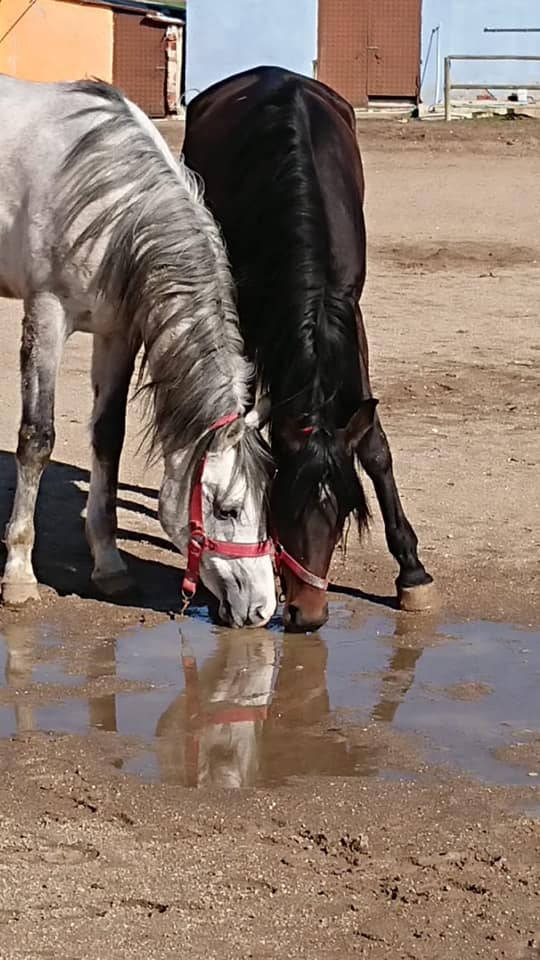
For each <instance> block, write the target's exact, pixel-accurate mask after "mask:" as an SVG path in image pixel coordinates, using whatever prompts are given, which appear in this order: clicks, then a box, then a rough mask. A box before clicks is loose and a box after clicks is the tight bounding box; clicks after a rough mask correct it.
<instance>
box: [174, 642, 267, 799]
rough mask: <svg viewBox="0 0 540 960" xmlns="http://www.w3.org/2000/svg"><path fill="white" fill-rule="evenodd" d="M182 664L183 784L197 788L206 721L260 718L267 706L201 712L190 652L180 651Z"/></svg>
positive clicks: (197, 683) (244, 721) (215, 722)
mask: <svg viewBox="0 0 540 960" xmlns="http://www.w3.org/2000/svg"><path fill="white" fill-rule="evenodd" d="M188 649H189V648H188ZM182 667H183V669H184V678H185V682H186V734H185V740H184V746H185V754H184V768H185V778H186V780H185V782H186V786H187V787H197V786H198V784H199V738H200V734H201V730H202V727H203V726H205V725H206V724H212V725H214V726H217V725H218V724H224V723H246V722H252V723H254V722H256V721H257V720H259V721H260V720H263V721H264V720H266V719H267V718H268V705H267V704H265V705H264V706H261V707H241V706H235V707H226V708H224V709H221V710H219V709H217V710H213V711H210V712H208V713H205V714H203V711H202V706H201V700H200V697H199V671H198V669H197V661H196V659H195V657H194V656H193V654H192V653H191V651H189V652H186V653H182Z"/></svg>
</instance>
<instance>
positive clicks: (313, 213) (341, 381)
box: [186, 68, 369, 525]
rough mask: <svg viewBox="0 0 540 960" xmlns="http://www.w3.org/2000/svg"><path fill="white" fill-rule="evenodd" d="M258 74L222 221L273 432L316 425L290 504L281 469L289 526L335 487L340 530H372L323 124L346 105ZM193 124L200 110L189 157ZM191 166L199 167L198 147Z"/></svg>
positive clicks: (347, 289)
mask: <svg viewBox="0 0 540 960" xmlns="http://www.w3.org/2000/svg"><path fill="white" fill-rule="evenodd" d="M247 73H253V75H254V76H256V77H258V79H259V82H261V79H262V78H263V77H266V86H265V88H264V92H263V93H262V94H261V96H260V97H257V94H256V93H255V95H254V98H253V107H252V109H251V110H250V112H249V114H248V115H247V116H246V117H245V119H244V120H243V122H240V123H238V124H237V125H236V126H235V127H234V129H233V130H232V132H231V133H230V136H231V138H234V146H233V147H232V148H231V154H230V158H229V161H228V181H227V183H226V185H225V189H224V190H223V194H224V195H225V199H223V200H220V204H222V206H221V205H220V209H219V213H218V211H217V210H214V212H215V213H216V215H218V219H220V221H221V224H222V227H223V230H224V235H225V238H226V241H227V246H228V252H229V256H230V259H231V263H232V266H233V271H234V274H235V279H236V282H237V287H238V310H239V314H240V317H241V321H242V329H243V333H244V336H245V339H246V344H247V347H248V353H249V355H250V356H252V357H254V358H255V360H256V365H257V372H258V375H259V378H260V380H261V382H262V385H263V387H264V388H265V389H266V390H269V391H270V394H271V398H272V405H273V418H272V420H273V424H274V426H275V425H276V424H277V423H279V420H280V419H282V418H288V419H291V420H293V421H295V422H297V423H302V422H303V423H304V424H306V425H307V424H309V425H312V426H313V427H314V431H313V433H312V435H311V436H310V437H309V439H307V440H306V441H305V443H307V449H305V446H304V448H303V449H302V450H301V451H299V452H298V453H297V454H292V458H291V460H290V466H291V469H290V472H289V471H287V484H289V481H290V483H291V484H292V488H291V486H289V487H288V489H284V490H283V496H281V495H279V491H280V488H281V483H280V478H279V471H278V480H277V486H276V492H277V498H276V499H277V500H278V503H279V509H280V512H282V513H283V521H284V524H287V523H288V522H289V521H291V520H296V519H297V517H298V514H299V513H301V512H302V511H303V510H305V509H306V508H307V507H308V506H310V505H312V504H313V503H314V502H318V501H319V495H320V490H321V487H326V488H327V489H329V490H331V491H332V493H333V494H334V496H335V497H336V500H337V503H338V513H339V519H340V522H341V520H344V519H345V517H346V516H347V515H348V514H349V513H351V512H354V513H356V514H357V517H358V520H359V523H360V525H363V524H364V523H366V522H367V520H368V518H369V510H368V506H367V503H366V499H365V496H364V493H363V490H362V487H361V484H360V481H359V479H358V476H357V474H356V471H355V470H354V469H351V467H350V464H349V466H348V467H347V464H346V463H344V457H343V453H340V450H339V448H338V444H337V442H336V437H335V432H336V428H340V427H344V426H346V424H347V422H348V420H349V419H350V417H351V416H352V414H353V413H354V412H355V411H356V410H357V409H358V406H359V404H360V402H361V400H362V392H361V376H360V369H359V359H358V356H359V344H358V333H357V327H356V316H355V311H356V290H355V289H353V286H352V285H349V286H347V284H346V282H345V280H344V279H343V277H342V276H341V275H340V271H339V264H338V263H337V262H336V258H335V256H334V251H333V250H332V247H331V239H330V233H329V226H328V219H327V211H326V208H325V197H324V195H323V191H322V187H321V182H320V175H319V171H318V169H317V165H316V149H317V147H316V145H315V144H314V132H313V126H314V123H316V124H317V125H318V127H319V129H318V131H317V133H318V138H319V142H321V141H323V140H324V136H325V132H326V130H327V129H328V125H329V124H331V123H332V122H334V119H335V118H336V117H337V112H336V107H335V104H334V103H332V102H331V101H330V100H329V101H328V102H324V103H322V102H321V99H320V95H319V96H317V95H315V96H312V95H311V92H310V84H311V81H309V80H306V79H305V78H301V77H299V76H296V75H294V74H284V73H283V71H281V70H279V71H276V70H274V69H273V68H260V69H259V70H254V71H247V72H246V74H247ZM217 86H219V85H216V88H215V89H217ZM251 89H252V90H253V89H254V88H253V87H252V88H251ZM207 93H208V92H207ZM205 96H207V94H204V93H203V94H202V95H201V97H200V102H201V106H203V104H204V98H205ZM332 96H333V97H334V98H335V95H334V94H332ZM196 104H197V100H195V101H193V104H192V105H190V106H191V107H192V109H193V108H195V106H196ZM203 109H204V108H203ZM340 122H342V121H341V119H340ZM189 123H190V115H189V108H188V117H187V144H188V148H189ZM194 123H195V119H194ZM228 146H229V145H228ZM186 156H187V160H188V163H189V149H188V151H187V154H186ZM210 206H211V208H212V204H211V202H210ZM283 479H284V478H283V477H282V480H283Z"/></svg>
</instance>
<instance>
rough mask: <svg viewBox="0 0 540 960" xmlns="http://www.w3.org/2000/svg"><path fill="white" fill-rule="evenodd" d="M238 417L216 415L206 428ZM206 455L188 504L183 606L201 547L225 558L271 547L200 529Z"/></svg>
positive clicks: (196, 577) (193, 585) (258, 552)
mask: <svg viewBox="0 0 540 960" xmlns="http://www.w3.org/2000/svg"><path fill="white" fill-rule="evenodd" d="M239 418H240V414H239V413H229V414H227V415H226V416H224V417H220V419H219V420H216V422H215V423H213V424H212V426H211V427H210V428H209V430H210V432H213V431H215V430H219V428H220V427H224V426H226V425H227V424H228V423H234V421H235V420H238V419H239ZM207 456H208V454H207V453H205V454H204V456H203V458H202V459H201V463H200V465H199V469H198V471H197V475H196V477H195V483H194V485H193V490H192V492H191V501H190V504H189V530H190V535H189V544H188V555H187V564H186V572H185V574H184V579H183V581H182V600H183V602H184V604H186V605H187V604H188V603H190V601H191V600H193V597H194V596H195V591H196V590H197V584H198V582H199V578H200V566H201V559H202V555H203V553H204V551H205V550H209V551H210V552H211V553H214V554H215V555H216V556H218V557H225V558H226V559H228V560H239V559H241V558H243V557H250V558H254V557H267V556H269V555H270V554H271V553H272V550H273V544H272V541H271V540H265V541H264V542H263V543H228V542H227V541H226V540H212V539H211V538H210V537H207V536H206V534H205V532H204V515H203V498H202V478H203V473H204V468H205V466H206V460H207Z"/></svg>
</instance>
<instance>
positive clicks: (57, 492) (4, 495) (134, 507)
mask: <svg viewBox="0 0 540 960" xmlns="http://www.w3.org/2000/svg"><path fill="white" fill-rule="evenodd" d="M89 481H90V473H89V471H88V470H86V469H84V468H83V467H79V466H77V465H75V464H71V463H63V462H61V461H59V460H51V462H50V464H49V466H48V467H47V469H46V470H45V472H44V474H43V478H42V481H41V486H40V490H39V496H38V501H37V508H36V543H35V547H34V554H33V559H34V570H35V573H36V576H37V578H38V581H39V583H41V584H44V585H45V586H48V587H51V588H52V589H53V590H54V591H56V593H58V594H59V595H60V596H67V595H69V594H76V595H78V596H80V597H84V598H92V599H96V598H97V599H104V598H103V597H102V596H101V595H99V594H98V593H97V592H96V589H95V587H94V586H93V584H92V581H91V578H90V575H91V572H92V558H91V555H90V550H89V547H88V544H87V541H86V536H85V532H84V518H83V511H84V509H85V507H86V499H87V494H86V491H85V490H82V489H81V488H80V486H79V484H88V483H89ZM15 484H16V466H15V457H14V455H13V454H12V453H9V452H7V451H5V450H0V530H1V531H2V543H1V544H0V564H1V569H3V567H4V563H5V558H6V550H5V545H4V543H3V531H4V530H5V527H6V524H7V522H8V520H9V516H10V513H11V508H12V504H13V497H14V495H15ZM126 494H134V495H135V496H143V497H146V498H150V499H155V500H156V507H157V497H158V492H157V490H154V489H151V488H148V487H145V486H136V485H134V484H127V483H119V485H118V506H119V507H122V508H124V509H127V510H129V511H133V512H134V513H135V514H138V515H140V516H146V517H151V518H156V517H157V511H156V510H154V509H152V508H151V507H148V506H146V505H145V504H143V503H140V502H137V501H136V500H134V499H131V498H128V497H127V496H126ZM118 539H119V540H123V541H129V542H130V543H133V544H137V543H139V544H144V545H145V547H146V545H149V546H150V547H151V548H154V550H151V551H147V552H153V553H154V554H156V553H157V551H158V550H159V551H163V552H165V553H166V554H167V553H168V555H169V557H170V562H167V560H166V559H161V558H160V559H157V557H156V556H153V557H151V558H144V559H143V558H141V557H138V556H136V555H135V554H134V553H131V552H129V551H127V550H121V551H120V552H121V554H122V557H123V559H124V560H125V562H126V563H127V566H128V568H129V571H130V573H131V575H132V576H133V578H134V579H135V582H136V584H137V596H136V597H130V598H120V599H114V600H112V601H111V602H113V603H114V604H116V605H119V606H130V607H131V606H138V607H142V608H144V609H148V610H156V611H162V612H166V611H171V610H178V607H179V602H180V584H181V578H182V573H183V568H182V565H181V560H180V558H179V554H178V551H177V550H176V548H175V547H174V546H173V544H172V543H171V542H170V541H169V540H167V539H165V537H159V536H155V535H152V534H150V533H148V532H147V531H144V532H138V531H137V530H133V529H122V528H119V530H118ZM207 599H208V598H207V597H205V595H204V593H203V592H202V591H201V595H200V597H198V598H197V600H196V604H195V605H199V604H200V605H206V602H207Z"/></svg>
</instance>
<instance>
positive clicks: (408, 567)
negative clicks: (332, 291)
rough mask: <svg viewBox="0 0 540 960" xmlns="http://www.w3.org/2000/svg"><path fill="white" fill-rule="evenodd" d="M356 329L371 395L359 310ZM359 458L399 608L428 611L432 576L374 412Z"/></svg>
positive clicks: (364, 379) (366, 387)
mask: <svg viewBox="0 0 540 960" xmlns="http://www.w3.org/2000/svg"><path fill="white" fill-rule="evenodd" d="M357 329H358V340H359V347H360V371H361V378H362V396H363V397H364V398H367V397H371V396H373V394H372V392H371V385H370V382H369V372H368V352H367V339H366V335H365V329H364V324H363V320H362V314H361V312H360V310H359V309H358V312H357ZM358 457H359V459H360V463H361V464H362V467H363V468H364V470H365V471H366V473H367V475H368V477H369V478H370V479H371V481H372V483H373V486H374V487H375V493H376V495H377V500H378V502H379V507H380V510H381V514H382V518H383V521H384V529H385V534H386V542H387V544H388V549H389V550H390V553H391V554H392V556H393V557H394V559H395V560H397V562H398V564H399V574H398V577H397V580H396V587H397V591H398V599H399V604H400V607H401V609H402V610H427V609H429V608H430V607H431V606H432V605H433V603H434V601H435V592H434V588H433V586H432V584H433V578H432V577H431V576H430V574H429V573H427V571H426V570H425V568H424V566H423V564H422V563H421V562H420V560H419V559H418V552H417V547H418V538H417V536H416V534H415V532H414V530H413V528H412V526H411V524H410V523H409V521H408V519H407V517H406V515H405V511H404V510H403V507H402V505H401V500H400V497H399V493H398V489H397V484H396V481H395V477H394V469H393V464H392V454H391V452H390V447H389V445H388V440H387V438H386V434H385V432H384V430H383V428H382V425H381V421H380V419H379V417H378V414H377V413H376V414H375V417H374V420H373V426H372V427H371V429H370V430H368V431H367V433H365V434H364V436H363V438H362V440H361V442H360V444H359V447H358Z"/></svg>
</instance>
